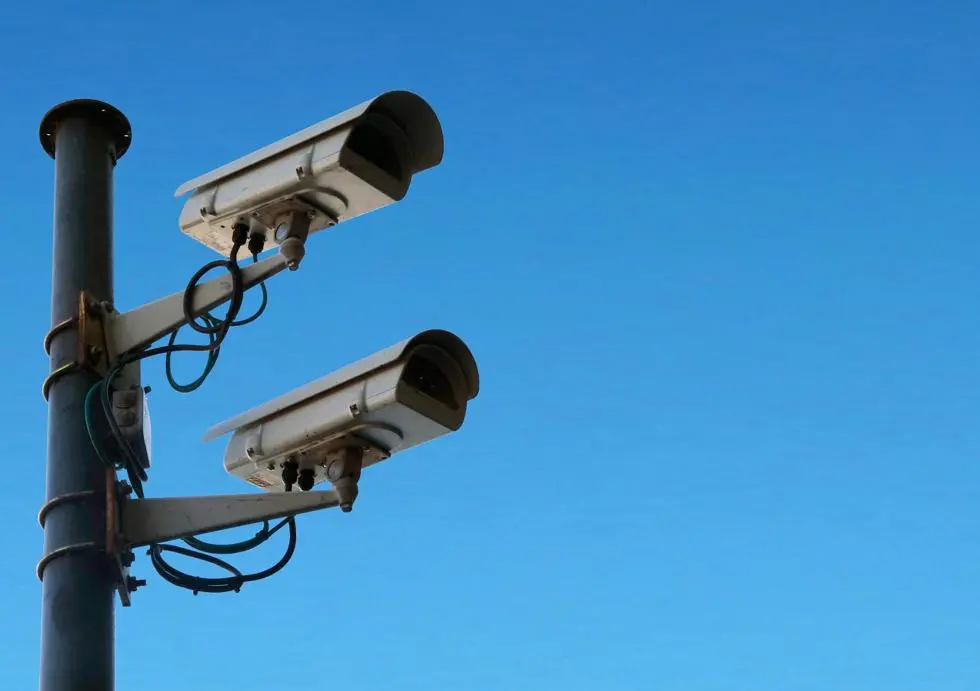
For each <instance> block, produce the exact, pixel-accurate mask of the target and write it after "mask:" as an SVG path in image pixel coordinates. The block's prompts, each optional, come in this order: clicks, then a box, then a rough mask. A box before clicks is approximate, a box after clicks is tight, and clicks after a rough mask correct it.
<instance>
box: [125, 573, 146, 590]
mask: <svg viewBox="0 0 980 691" xmlns="http://www.w3.org/2000/svg"><path fill="white" fill-rule="evenodd" d="M144 585H146V581H145V580H143V579H142V578H134V577H133V576H130V577H129V578H127V579H126V588H127V589H128V590H129V592H131V593H134V592H136V590H137V589H139V588H142V587H143V586H144Z"/></svg>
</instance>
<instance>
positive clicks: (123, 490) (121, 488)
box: [116, 480, 133, 497]
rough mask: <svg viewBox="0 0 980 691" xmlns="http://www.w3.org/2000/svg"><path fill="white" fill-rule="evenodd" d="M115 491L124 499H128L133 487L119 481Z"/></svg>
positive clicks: (123, 481)
mask: <svg viewBox="0 0 980 691" xmlns="http://www.w3.org/2000/svg"><path fill="white" fill-rule="evenodd" d="M116 490H117V491H118V492H119V494H121V495H122V496H124V497H128V496H129V495H130V494H132V493H133V487H132V485H130V484H129V483H128V482H126V481H125V480H122V481H120V482H119V483H118V484H117V485H116Z"/></svg>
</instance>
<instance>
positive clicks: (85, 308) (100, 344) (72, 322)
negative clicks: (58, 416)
mask: <svg viewBox="0 0 980 691" xmlns="http://www.w3.org/2000/svg"><path fill="white" fill-rule="evenodd" d="M72 329H74V330H75V331H77V332H78V352H77V355H76V356H75V359H74V360H72V361H70V362H66V363H65V364H63V365H60V366H58V367H55V368H54V369H53V370H52V371H51V373H50V374H48V376H47V377H45V378H44V383H43V384H42V385H41V395H42V396H44V400H48V394H49V393H50V392H51V386H52V385H53V384H54V383H55V382H56V381H57V380H58V379H60V378H61V377H63V376H65V375H66V374H69V373H71V372H74V371H75V370H79V369H86V370H89V371H93V372H96V373H97V374H99V375H104V374H105V373H106V371H107V370H108V367H109V356H108V341H107V340H106V330H105V311H104V308H103V307H102V305H101V304H100V303H99V302H98V301H96V300H95V299H93V298H92V297H91V296H90V295H89V294H88V293H87V292H86V291H84V290H83V291H82V292H81V293H80V294H79V296H78V316H76V317H70V318H69V319H65V320H64V321H61V322H58V323H57V324H55V325H54V326H53V327H51V330H50V331H48V333H47V334H46V335H45V337H44V352H45V353H47V354H48V355H50V354H51V344H52V342H53V341H54V339H55V337H56V336H58V335H59V334H62V333H64V332H65V331H69V330H72Z"/></svg>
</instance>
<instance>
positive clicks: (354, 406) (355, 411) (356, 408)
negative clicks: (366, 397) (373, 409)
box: [350, 403, 361, 417]
mask: <svg viewBox="0 0 980 691" xmlns="http://www.w3.org/2000/svg"><path fill="white" fill-rule="evenodd" d="M350 414H351V415H353V416H354V417H357V416H358V415H360V414H361V409H360V407H359V406H358V405H357V404H356V403H351V404H350Z"/></svg>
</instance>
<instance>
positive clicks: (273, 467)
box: [266, 461, 276, 470]
mask: <svg viewBox="0 0 980 691" xmlns="http://www.w3.org/2000/svg"><path fill="white" fill-rule="evenodd" d="M266 468H267V469H268V470H275V469H276V462H275V461H269V465H267V466H266Z"/></svg>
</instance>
